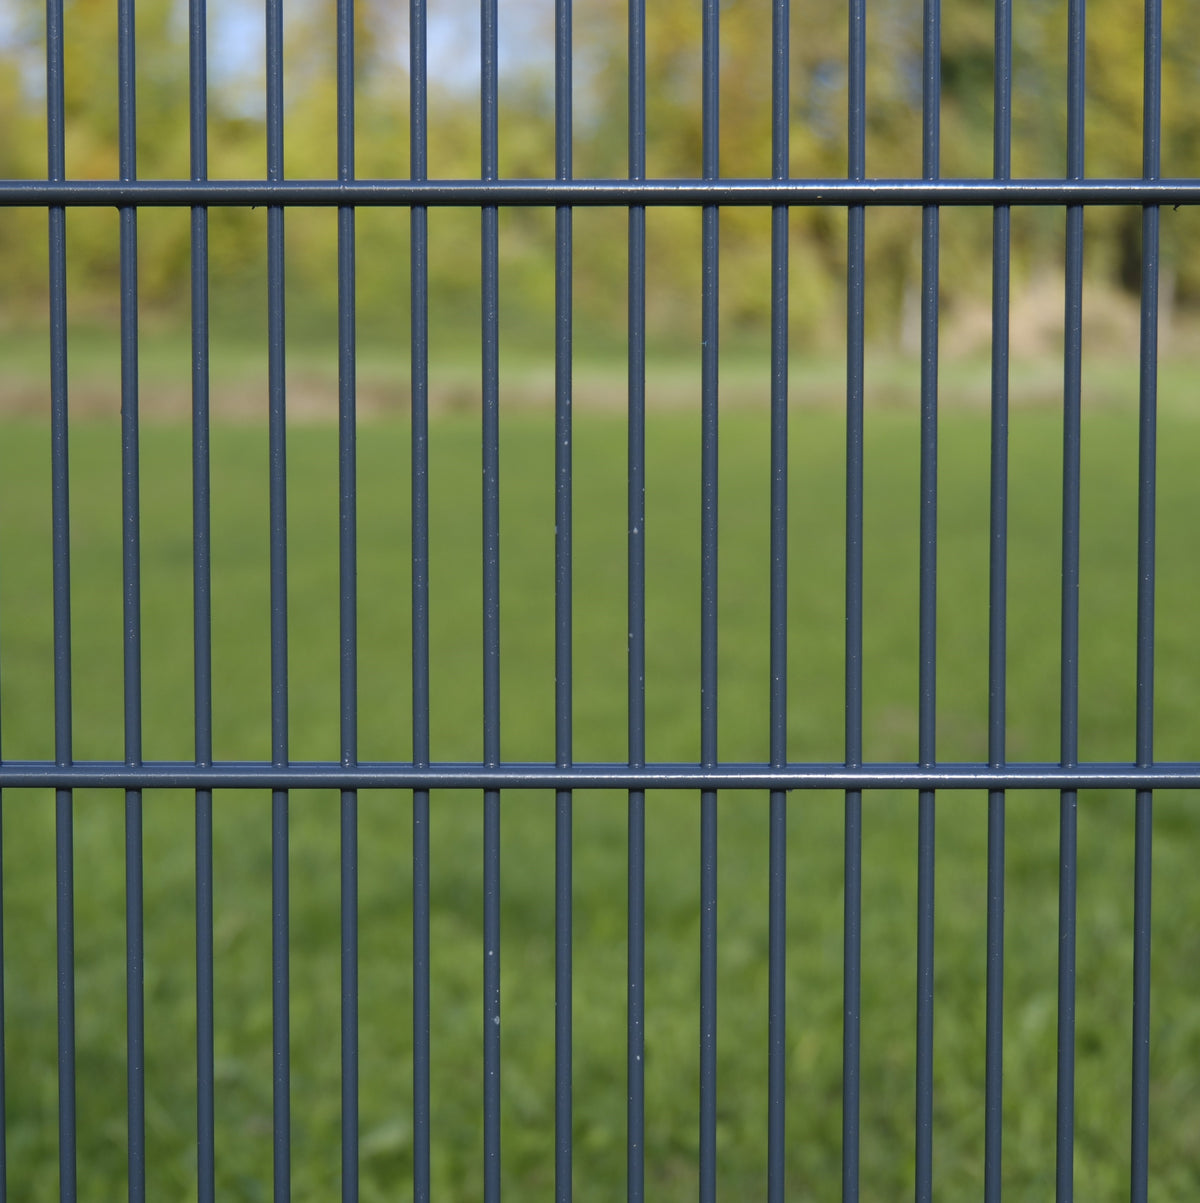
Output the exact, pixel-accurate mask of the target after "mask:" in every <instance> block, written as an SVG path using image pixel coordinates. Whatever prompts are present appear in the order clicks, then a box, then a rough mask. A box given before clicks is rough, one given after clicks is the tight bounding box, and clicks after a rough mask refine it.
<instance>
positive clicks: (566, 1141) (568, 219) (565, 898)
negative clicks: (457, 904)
mask: <svg viewBox="0 0 1200 1203" xmlns="http://www.w3.org/2000/svg"><path fill="white" fill-rule="evenodd" d="M571 62H572V47H571V0H555V20H554V159H555V163H554V174H555V178H556V179H560V180H568V179H570V178H571V171H572V167H573V163H572V159H573V156H572V129H571V114H572V107H571V83H572V76H571ZM572 238H573V229H572V212H571V209H570V207H569V206H566V205H564V206H562V207H560V208H558V209H556V210H555V211H554V760H555V764H556V765H560V766H563V767H565V766H567V765H569V764H570V763H571V756H572V747H571V745H572V688H573V684H572V655H571V653H572V643H571V640H572V621H571V619H572V605H573V595H572V575H571V563H572V559H571V556H572V531H571V501H572V498H571V463H572V456H571V451H572V447H571V433H572V428H571V336H572V321H573V309H572V295H571V288H572ZM572 819H573V815H572V800H571V791H570V790H558V791H557V792H556V795H555V817H554V823H555V847H554V1197H555V1200H556V1203H568V1201H569V1200H570V1198H571V1165H572V1156H571V1154H572V1146H573V1143H574V1141H573V1133H572V1128H571V1122H572V1055H571V1054H572V1013H571V1008H572V985H571V968H572V951H573V950H572V906H571V894H572V869H573V863H572Z"/></svg>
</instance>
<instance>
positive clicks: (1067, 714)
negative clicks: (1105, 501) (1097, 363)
mask: <svg viewBox="0 0 1200 1203" xmlns="http://www.w3.org/2000/svg"><path fill="white" fill-rule="evenodd" d="M1067 11H1068V17H1067V21H1068V26H1067V177H1068V179H1073V180H1081V179H1083V175H1084V140H1083V135H1084V65H1085V40H1084V39H1085V21H1086V4H1085V0H1070V3H1069V4H1068V10H1067ZM1064 301H1065V315H1064V320H1065V336H1064V348H1063V534H1062V651H1061V669H1060V672H1061V684H1060V693H1061V697H1062V702H1061V717H1060V726H1061V732H1060V754H1061V758H1062V763H1063V765H1064V766H1067V767H1071V766H1074V765H1075V764H1077V763H1078V760H1079V480H1080V397H1081V372H1082V336H1083V330H1082V326H1083V207H1082V206H1081V205H1069V206H1068V207H1067V255H1066V295H1065V298H1064ZM1078 804H1079V797H1078V794H1077V792H1076V791H1075V790H1063V791H1062V794H1061V796H1060V800H1059V870H1058V1070H1057V1075H1058V1098H1057V1103H1056V1120H1055V1150H1056V1151H1055V1199H1056V1201H1057V1203H1070V1201H1071V1200H1072V1199H1073V1198H1074V1197H1075V1173H1074V1161H1075V929H1076V923H1075V918H1076V916H1075V910H1076V897H1077V891H1076V880H1077V858H1076V850H1077V849H1076V819H1077V810H1078Z"/></svg>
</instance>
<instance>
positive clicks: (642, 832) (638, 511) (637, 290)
mask: <svg viewBox="0 0 1200 1203" xmlns="http://www.w3.org/2000/svg"><path fill="white" fill-rule="evenodd" d="M628 136H629V177H630V179H631V180H644V179H645V178H646V4H645V0H629V134H628ZM628 322H629V327H628V356H629V418H628V423H629V426H628V468H627V473H626V475H627V478H628V479H627V492H626V530H627V534H626V558H627V572H628V583H627V586H626V587H627V592H628V597H627V624H628V633H629V640H628V644H629V650H628V657H627V669H626V672H627V686H626V687H627V694H628V697H627V707H628V715H629V717H628V753H629V767H630V768H631V769H643V768H644V767H645V764H646V210H645V208H643V207H642V206H640V205H631V206H630V208H629V315H628ZM628 816H629V817H628V853H627V858H626V859H627V870H626V872H627V887H626V890H627V901H626V908H627V919H626V926H627V931H628V937H627V944H628V948H627V952H626V961H627V969H626V976H627V978H628V982H627V987H626V1040H625V1045H626V1051H625V1080H626V1111H625V1145H626V1152H625V1158H626V1163H625V1193H626V1197H627V1199H628V1200H629V1203H642V1199H643V1198H644V1195H645V1154H646V1113H645V1102H646V1095H645V1052H646V1031H645V1016H646V995H645V986H646V795H645V791H644V790H643V789H641V788H640V787H638V786H637V785H635V786H634V787H633V788H631V789H630V791H629V804H628Z"/></svg>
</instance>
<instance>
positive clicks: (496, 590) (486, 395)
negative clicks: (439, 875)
mask: <svg viewBox="0 0 1200 1203" xmlns="http://www.w3.org/2000/svg"><path fill="white" fill-rule="evenodd" d="M497 21H498V14H497V0H481V3H480V48H479V59H480V64H479V68H480V87H479V92H480V103H481V112H480V175H481V178H482V179H484V180H488V181H494V180H496V179H497V177H498V174H499V125H498V107H499V100H498V86H499V49H498V30H497ZM481 240H482V263H481V280H480V291H481V293H482V315H481V320H482V327H483V329H482V357H483V362H482V386H483V415H482V439H481V443H482V460H483V465H482V466H483V759H484V761H485V763H487V764H489V765H498V764H499V763H500V312H499V310H500V278H499V277H500V215H499V212H498V210H497V208H496V206H495V205H488V206H485V207H484V209H483V211H482V214H481ZM483 1193H484V1201H485V1203H499V1199H500V791H499V790H497V789H495V788H492V789H486V790H485V792H484V796H483Z"/></svg>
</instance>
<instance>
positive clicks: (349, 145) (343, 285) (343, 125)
mask: <svg viewBox="0 0 1200 1203" xmlns="http://www.w3.org/2000/svg"><path fill="white" fill-rule="evenodd" d="M337 131H338V132H337V140H338V150H337V158H338V180H339V181H340V182H342V183H348V182H349V181H350V180H353V179H354V0H338V4H337ZM337 220H338V578H339V587H338V597H339V615H338V625H339V629H340V635H341V638H340V641H339V645H340V665H339V669H340V672H339V676H340V682H339V685H340V695H341V760H342V764H343V766H345V767H346V768H351V767H353V766H354V765H355V764H357V763H358V547H357V539H358V510H357V496H358V485H357V449H356V408H355V390H356V376H355V353H356V327H355V255H356V251H355V229H354V225H355V223H354V207H353V205H340V206H338V216H337ZM341 820H342V822H341V875H340V876H341V929H342V930H341V949H342V964H341V986H342V1015H341V1018H342V1033H341V1036H342V1200H343V1203H357V1200H358V791H357V790H352V789H344V790H342V797H341Z"/></svg>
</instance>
